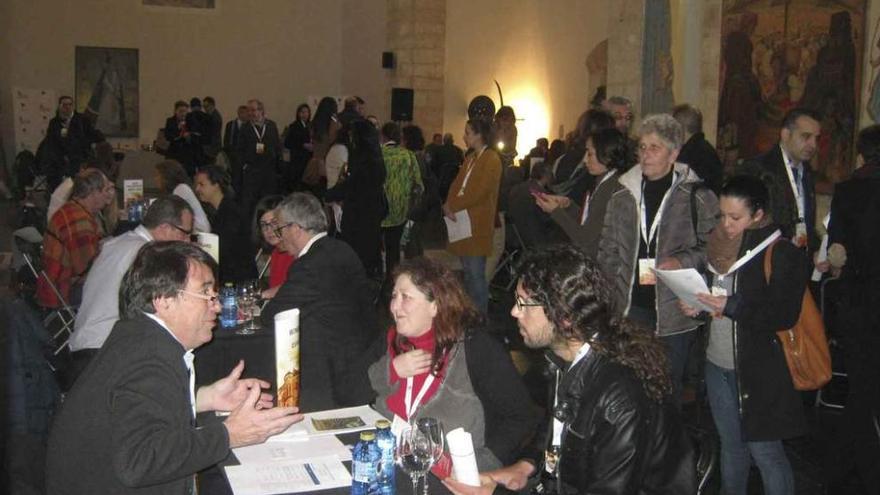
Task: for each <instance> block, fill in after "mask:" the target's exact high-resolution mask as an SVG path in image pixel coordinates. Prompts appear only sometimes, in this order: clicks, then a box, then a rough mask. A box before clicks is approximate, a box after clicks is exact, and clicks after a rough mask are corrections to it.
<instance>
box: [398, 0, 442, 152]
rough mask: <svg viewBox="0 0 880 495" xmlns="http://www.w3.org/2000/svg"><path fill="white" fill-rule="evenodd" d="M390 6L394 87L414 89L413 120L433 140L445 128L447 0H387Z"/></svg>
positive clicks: (427, 137) (426, 136)
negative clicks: (444, 93)
mask: <svg viewBox="0 0 880 495" xmlns="http://www.w3.org/2000/svg"><path fill="white" fill-rule="evenodd" d="M386 8H387V18H386V23H387V25H386V33H387V35H386V36H387V46H388V50H390V51H392V52H394V57H395V62H396V66H395V68H394V69H393V70H392V71H391V77H390V79H391V87H393V88H412V89H413V92H414V101H413V121H414V122H415V123H416V124H418V125H419V126H420V127H421V128H422V132H424V134H425V138H426V139H428V140H430V136H431V135H432V134H434V133H439V132H443V89H444V68H445V65H446V59H445V53H446V0H387V3H386Z"/></svg>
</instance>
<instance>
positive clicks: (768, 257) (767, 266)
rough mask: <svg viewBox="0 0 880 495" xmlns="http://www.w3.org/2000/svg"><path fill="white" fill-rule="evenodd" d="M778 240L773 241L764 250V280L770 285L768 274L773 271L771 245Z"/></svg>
mask: <svg viewBox="0 0 880 495" xmlns="http://www.w3.org/2000/svg"><path fill="white" fill-rule="evenodd" d="M777 242H779V241H774V242H773V243H771V244H770V245H769V246H767V250H766V251H765V252H764V281H765V282H767V285H770V274H771V273H773V246H775V245H776V243H777Z"/></svg>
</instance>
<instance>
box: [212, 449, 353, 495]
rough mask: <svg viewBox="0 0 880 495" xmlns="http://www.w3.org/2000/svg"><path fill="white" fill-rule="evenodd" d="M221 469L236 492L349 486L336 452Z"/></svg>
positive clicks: (258, 494)
mask: <svg viewBox="0 0 880 495" xmlns="http://www.w3.org/2000/svg"><path fill="white" fill-rule="evenodd" d="M224 469H225V470H226V478H227V479H228V480H229V486H230V487H231V488H232V493H234V494H235V495H272V494H275V493H300V492H312V491H316V490H326V489H329V488H340V487H345V486H351V474H349V472H348V469H346V468H345V465H344V464H342V461H341V460H339V458H338V457H336V456H329V457H314V458H311V459H309V460H307V461H284V462H268V463H264V464H255V465H241V466H227V467H225V468H224Z"/></svg>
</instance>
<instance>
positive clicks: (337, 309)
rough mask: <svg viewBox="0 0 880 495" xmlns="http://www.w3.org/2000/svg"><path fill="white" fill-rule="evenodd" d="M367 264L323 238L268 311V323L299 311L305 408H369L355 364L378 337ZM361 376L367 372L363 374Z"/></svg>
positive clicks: (337, 242) (368, 394) (302, 407)
mask: <svg viewBox="0 0 880 495" xmlns="http://www.w3.org/2000/svg"><path fill="white" fill-rule="evenodd" d="M372 293H373V291H372V290H371V288H370V284H369V282H368V280H367V277H366V274H365V272H364V268H363V265H361V262H360V260H359V259H358V257H357V255H356V254H355V252H354V251H353V250H352V249H351V247H349V246H348V244H346V243H344V242H342V241H340V240H337V239H333V238H331V237H323V238H321V239H318V240H317V241H315V243H314V244H312V246H311V247H310V248H309V251H308V252H307V253H306V254H305V255H303V256H302V257H300V258H299V259H297V260H296V263H294V264H293V265H291V267H290V271H289V272H288V275H287V281H286V282H284V284H283V285H281V288H280V289H279V290H278V293H277V294H276V295H275V297H274V298H273V299H272V300H270V301H269V304H267V305H266V307H265V308H264V309H263V312H262V319H263V324H264V325H265V326H267V327H270V326H272V325H274V320H275V315H276V314H277V313H279V312H281V311H285V310H288V309H293V308H299V310H300V317H299V322H300V339H299V342H300V366H301V380H300V390H301V392H300V410H302V411H304V412H310V411H320V410H322V409H333V408H338V407H344V406H354V405H360V404H366V403H368V402H369V401H370V399H371V395H372V391H371V390H369V387H367V389H366V390H364V389H363V387H357V386H356V385H357V384H358V383H360V382H361V381H360V380H357V379H356V377H355V376H353V375H354V374H356V373H357V372H358V370H361V368H359V367H358V366H356V365H355V363H356V362H357V361H358V359H357V358H358V357H359V356H360V355H361V354H362V353H363V351H364V350H365V349H366V348H367V347H368V346H369V344H370V343H372V341H373V339H374V338H376V336H377V335H378V332H377V328H378V326H377V322H376V319H375V310H374V308H373V302H372V298H371V294H372ZM361 372H362V370H361Z"/></svg>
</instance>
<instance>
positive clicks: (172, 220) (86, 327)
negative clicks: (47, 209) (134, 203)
mask: <svg viewBox="0 0 880 495" xmlns="http://www.w3.org/2000/svg"><path fill="white" fill-rule="evenodd" d="M192 232H193V211H192V208H191V207H190V206H189V204H188V203H187V202H186V201H184V200H183V199H181V198H180V197H178V196H173V195H171V196H165V197H161V198H159V199H157V200H156V201H153V204H151V205H150V208H149V209H148V210H147V214H146V215H145V216H144V220H143V223H142V224H141V225H139V226H138V227H136V228H135V229H134V230H131V231H129V232H126V233H124V234H122V235H120V236H117V237H114V238H113V239H109V240H107V241H106V242H104V244H103V245H102V246H101V253H100V254H99V255H98V257H97V258H95V262H94V263H93V264H92V269H91V270H90V271H89V275H88V277H86V283H85V286H84V287H83V299H82V305H81V306H80V309H79V313H77V315H76V323H75V324H74V331H73V335H72V336H71V337H70V351H71V356H72V357H73V367H72V369H71V370H70V373H69V374H68V381H69V383H73V381H74V380H76V377H77V376H79V374H80V373H81V372H82V370H84V369H85V367H86V366H87V365H88V363H89V361H91V359H92V358H93V357H94V356H95V354H97V353H98V350H100V349H101V346H102V345H104V341H105V340H107V336H109V335H110V330H111V329H112V328H113V325H114V324H115V323H116V321H117V320H119V286H120V285H121V284H122V276H123V275H125V272H126V270H128V267H129V266H131V263H132V261H134V257H135V256H136V255H137V253H138V250H140V248H141V247H142V246H143V245H144V244H146V243H148V242H151V241H189V236H190V235H191V234H192Z"/></svg>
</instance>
